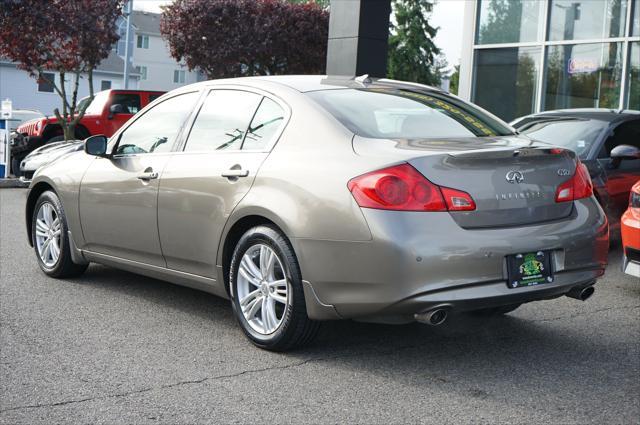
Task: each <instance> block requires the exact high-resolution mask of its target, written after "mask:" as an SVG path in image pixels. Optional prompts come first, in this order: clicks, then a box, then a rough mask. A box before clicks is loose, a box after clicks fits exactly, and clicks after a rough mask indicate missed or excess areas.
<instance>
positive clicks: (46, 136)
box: [11, 90, 164, 174]
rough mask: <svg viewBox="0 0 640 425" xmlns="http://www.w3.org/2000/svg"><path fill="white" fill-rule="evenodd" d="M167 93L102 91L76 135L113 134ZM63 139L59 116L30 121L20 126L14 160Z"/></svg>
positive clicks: (14, 149)
mask: <svg viewBox="0 0 640 425" xmlns="http://www.w3.org/2000/svg"><path fill="white" fill-rule="evenodd" d="M163 94H164V92H156V91H141V90H105V91H101V92H98V93H96V95H95V96H94V98H93V101H92V102H91V104H90V105H89V106H88V107H87V110H86V111H85V114H84V117H82V119H81V120H80V122H79V123H78V125H77V126H76V130H75V136H76V137H75V138H76V139H80V140H81V139H86V138H87V137H89V136H93V135H96V134H104V135H105V136H107V137H111V136H112V135H113V133H115V132H116V130H118V129H119V128H120V127H122V125H123V124H124V123H125V122H127V121H128V120H129V118H131V117H132V116H133V115H134V114H136V113H137V112H138V111H139V110H140V109H142V108H144V107H145V106H147V105H148V104H149V103H151V102H153V101H154V100H155V99H157V98H158V97H160V96H162V95H163ZM83 102H85V103H86V102H89V98H88V97H85V98H84V99H82V100H80V103H79V106H82V105H83ZM60 140H64V136H63V132H62V127H61V126H60V124H58V120H57V119H56V117H44V118H37V119H33V120H31V121H27V122H25V123H23V124H22V125H20V126H19V127H18V128H17V130H16V133H15V135H14V137H13V140H12V142H11V156H12V164H19V163H20V161H21V160H22V159H23V158H24V157H25V156H27V155H28V154H29V152H31V151H32V150H34V149H36V148H38V147H40V146H42V145H44V144H45V143H50V142H56V141H60ZM15 170H17V169H14V174H15Z"/></svg>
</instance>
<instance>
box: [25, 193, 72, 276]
mask: <svg viewBox="0 0 640 425" xmlns="http://www.w3.org/2000/svg"><path fill="white" fill-rule="evenodd" d="M45 203H49V204H51V205H52V206H53V208H54V209H55V212H56V215H57V216H58V219H59V220H60V255H59V256H58V261H57V262H56V264H55V265H54V266H53V267H47V266H46V265H45V264H44V263H43V262H42V259H41V258H40V253H39V252H38V245H37V243H36V220H37V217H38V211H39V210H40V207H41V206H42V205H43V204H45ZM31 242H32V244H33V249H34V250H35V253H36V259H37V261H38V265H39V266H40V268H41V269H42V271H43V272H45V273H46V274H47V275H50V276H56V275H58V274H60V272H61V271H62V268H63V263H64V261H65V259H66V258H65V256H69V255H71V254H70V253H69V240H68V236H67V218H66V216H65V215H64V210H63V209H62V203H61V202H60V199H59V198H58V196H57V195H56V194H55V193H54V192H52V191H46V192H43V193H42V194H41V195H40V197H39V198H38V200H37V201H36V205H35V207H34V209H33V216H32V217H31Z"/></svg>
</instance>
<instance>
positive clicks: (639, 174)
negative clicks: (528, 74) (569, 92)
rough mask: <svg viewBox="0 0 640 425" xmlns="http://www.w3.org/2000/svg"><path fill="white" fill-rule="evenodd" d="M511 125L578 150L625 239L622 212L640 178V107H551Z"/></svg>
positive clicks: (614, 226) (616, 234)
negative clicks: (621, 227)
mask: <svg viewBox="0 0 640 425" xmlns="http://www.w3.org/2000/svg"><path fill="white" fill-rule="evenodd" d="M511 125H512V126H513V127H514V128H516V129H517V130H518V131H519V132H520V133H522V134H524V135H526V136H528V137H530V138H532V139H535V140H539V141H542V142H546V143H550V144H553V145H556V146H562V147H565V148H569V149H571V150H573V151H575V152H576V153H577V154H578V156H579V158H580V160H581V161H582V163H583V164H585V165H586V166H587V168H588V169H589V174H590V175H591V180H592V181H593V183H594V192H595V196H596V198H597V199H598V201H599V202H600V204H601V205H602V207H603V208H604V210H605V212H606V213H607V217H608V219H609V225H610V226H611V234H612V237H613V238H614V239H616V240H619V236H620V216H621V215H622V213H623V212H624V210H625V209H626V208H627V202H628V200H629V191H630V190H631V187H632V186H633V184H634V183H635V182H636V181H637V180H638V179H640V111H613V110H608V109H571V110H562V111H549V112H542V113H539V114H534V115H529V116H526V117H522V118H519V119H517V120H515V121H513V122H512V123H511Z"/></svg>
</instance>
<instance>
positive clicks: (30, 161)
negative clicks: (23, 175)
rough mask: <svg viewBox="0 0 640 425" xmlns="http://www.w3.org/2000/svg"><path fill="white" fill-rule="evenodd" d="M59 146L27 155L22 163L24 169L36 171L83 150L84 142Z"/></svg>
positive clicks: (63, 143)
mask: <svg viewBox="0 0 640 425" xmlns="http://www.w3.org/2000/svg"><path fill="white" fill-rule="evenodd" d="M61 143H62V144H60V145H58V146H54V147H51V148H49V149H46V150H42V151H39V152H37V151H33V152H31V153H30V154H29V155H27V156H26V157H25V158H24V160H23V161H22V164H23V165H22V168H23V169H25V170H35V169H36V168H38V167H40V166H42V165H43V164H46V163H48V162H51V161H53V160H55V159H58V158H60V157H62V156H64V155H66V154H68V153H70V152H76V151H79V150H81V149H82V146H83V143H82V142H77V141H76V142H72V143H69V142H61Z"/></svg>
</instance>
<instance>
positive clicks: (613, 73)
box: [544, 43, 622, 110]
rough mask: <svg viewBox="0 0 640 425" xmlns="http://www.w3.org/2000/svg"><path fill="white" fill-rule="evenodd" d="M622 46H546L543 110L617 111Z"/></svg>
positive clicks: (606, 44) (614, 44)
mask: <svg viewBox="0 0 640 425" xmlns="http://www.w3.org/2000/svg"><path fill="white" fill-rule="evenodd" d="M621 77H622V43H594V44H564V45H556V46H549V48H548V51H547V72H546V82H545V88H546V90H545V92H546V93H545V101H544V109H546V110H549V109H567V108H594V107H595V108H618V107H619V102H620V88H621Z"/></svg>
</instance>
